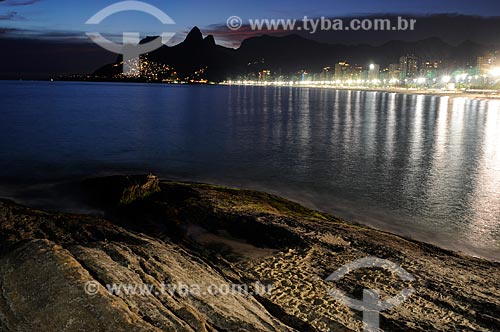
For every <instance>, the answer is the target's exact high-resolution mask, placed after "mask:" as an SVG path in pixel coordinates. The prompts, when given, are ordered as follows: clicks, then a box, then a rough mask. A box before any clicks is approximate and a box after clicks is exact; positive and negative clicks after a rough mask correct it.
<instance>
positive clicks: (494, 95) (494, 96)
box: [219, 83, 500, 100]
mask: <svg viewBox="0 0 500 332" xmlns="http://www.w3.org/2000/svg"><path fill="white" fill-rule="evenodd" d="M219 85H225V86H253V87H266V86H271V87H293V88H318V89H331V90H340V91H366V92H384V93H397V94H406V95H426V96H427V95H430V96H437V97H451V98H467V99H479V100H500V93H499V91H495V92H494V91H491V92H488V93H479V92H477V93H474V92H467V91H465V92H463V91H450V90H441V89H417V88H395V87H393V88H389V87H383V88H375V87H363V86H337V85H325V84H294V85H288V84H235V83H231V84H229V83H221V84H219Z"/></svg>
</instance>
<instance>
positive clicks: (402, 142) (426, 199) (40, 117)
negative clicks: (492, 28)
mask: <svg viewBox="0 0 500 332" xmlns="http://www.w3.org/2000/svg"><path fill="white" fill-rule="evenodd" d="M0 88H1V89H0V101H1V104H2V110H1V111H0V114H1V116H2V121H1V122H0V178H1V179H3V180H2V182H1V183H6V181H7V180H9V181H12V180H14V181H15V180H16V179H26V180H29V181H33V180H42V179H43V180H46V181H51V180H54V179H58V178H70V177H76V176H87V175H95V174H103V173H116V172H131V171H134V172H149V171H152V172H155V173H158V174H160V175H163V176H166V177H175V178H184V179H190V180H199V181H209V182H216V183H220V184H230V185H236V186H242V187H250V188H256V189H262V190H266V191H271V192H274V193H278V194H281V195H284V196H287V197H290V198H293V199H297V200H300V201H302V202H304V203H306V204H308V205H309V206H313V207H317V208H319V209H321V210H325V211H328V212H333V213H335V214H338V215H340V216H343V217H345V218H347V219H352V220H355V221H359V222H362V223H366V224H370V225H373V226H375V227H378V228H381V229H385V230H388V231H392V232H397V233H399V234H403V235H407V236H411V237H414V238H417V239H420V240H425V241H429V242H434V243H438V244H440V245H442V246H446V247H448V248H452V249H462V250H467V251H469V252H472V253H476V254H480V255H483V256H487V257H490V258H496V259H500V150H499V149H500V148H499V145H500V102H498V101H479V100H468V99H460V98H449V97H436V96H423V95H399V94H394V93H381V92H360V91H336V90H322V89H308V88H283V87H282V88H270V87H268V88H263V87H220V86H216V87H204V86H182V87H178V86H164V85H140V84H86V83H53V84H49V83H40V82H39V83H30V82H23V83H19V82H0ZM4 195H9V191H8V189H4Z"/></svg>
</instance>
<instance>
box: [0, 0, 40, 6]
mask: <svg viewBox="0 0 500 332" xmlns="http://www.w3.org/2000/svg"><path fill="white" fill-rule="evenodd" d="M40 1H41V0H0V6H11V7H15V6H28V5H32V4H34V3H37V2H40Z"/></svg>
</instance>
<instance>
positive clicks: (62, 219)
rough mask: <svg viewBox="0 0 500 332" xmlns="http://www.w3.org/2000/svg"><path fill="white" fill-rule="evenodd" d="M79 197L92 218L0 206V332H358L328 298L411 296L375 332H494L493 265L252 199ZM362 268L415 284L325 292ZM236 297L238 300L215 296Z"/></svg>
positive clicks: (245, 194) (162, 192) (146, 188)
mask: <svg viewBox="0 0 500 332" xmlns="http://www.w3.org/2000/svg"><path fill="white" fill-rule="evenodd" d="M83 188H84V190H85V192H87V193H88V194H89V197H90V198H92V200H91V203H92V204H94V205H95V206H99V207H100V208H101V209H103V211H104V212H105V216H104V217H103V218H101V217H92V216H82V215H71V214H59V213H46V212H41V211H36V210H32V209H29V208H26V207H22V206H19V205H16V204H15V203H13V202H10V201H1V202H0V243H1V247H0V253H1V256H0V290H1V293H0V294H1V295H0V331H42V332H43V331H71V332H73V331H190V332H191V331H193V332H194V331H197V332H198V331H207V332H209V331H221V332H222V331H231V332H232V331H301V332H302V331H361V330H362V323H361V314H360V313H359V312H357V311H354V310H351V309H349V308H348V307H346V306H344V305H343V304H342V303H340V302H338V301H337V300H336V299H335V298H333V297H332V296H330V295H329V293H328V291H329V290H331V289H332V288H335V289H339V290H342V291H343V292H345V293H346V294H348V295H349V296H351V297H353V298H358V299H359V298H361V297H362V290H363V289H365V288H366V289H377V290H379V291H380V293H381V297H382V298H388V297H392V296H394V295H396V294H398V293H399V292H400V290H401V289H403V288H407V287H408V288H412V289H414V290H415V292H414V294H413V295H412V296H411V297H410V298H409V299H408V300H407V301H406V302H404V303H403V304H402V305H400V306H397V307H394V308H392V309H390V310H388V311H386V312H383V313H381V328H382V329H383V330H385V331H452V330H458V331H499V330H500V320H499V318H498V316H499V315H498V313H499V312H500V278H499V276H500V264H498V263H493V262H488V261H484V260H480V259H475V258H470V257H466V256H461V255H459V254H456V253H452V252H448V251H444V250H441V249H438V248H436V247H433V246H430V245H426V244H422V243H418V242H415V241H411V240H408V239H403V238H400V237H397V236H394V235H391V234H387V233H383V232H379V231H376V230H373V229H369V228H366V227H362V226H358V225H353V224H349V223H346V222H343V221H341V220H338V219H336V218H334V217H332V216H329V215H326V214H322V213H319V212H316V211H312V210H309V209H306V208H304V207H302V206H300V205H298V204H295V203H292V202H289V201H287V200H284V199H281V198H278V197H275V196H272V195H268V194H265V193H259V192H254V191H246V190H235V189H228V188H222V187H217V186H211V185H204V184H192V183H178V182H168V181H163V182H159V181H158V179H156V178H155V177H153V176H149V177H146V176H144V177H110V178H104V179H96V180H90V181H86V182H85V183H84V184H83ZM368 256H376V257H379V258H383V259H387V260H390V261H392V262H394V263H396V264H398V265H400V266H402V267H403V268H404V269H405V270H407V271H408V272H409V273H411V274H412V275H413V276H414V277H415V280H414V281H412V282H403V281H401V280H400V279H399V278H398V277H397V276H395V275H394V274H392V273H390V272H387V271H385V270H381V269H364V270H360V271H356V272H352V273H350V274H348V275H347V276H345V277H344V278H343V279H342V280H340V281H337V282H325V281H324V280H325V278H326V277H328V276H329V275H330V274H331V273H332V272H334V271H336V270H337V269H339V268H340V267H341V266H343V265H344V264H347V263H349V262H351V261H353V260H356V259H359V258H363V257H368ZM113 284H114V285H139V286H140V287H141V286H142V287H143V288H141V289H139V290H138V289H137V288H136V289H135V290H134V291H133V292H129V293H128V294H127V292H126V291H123V290H122V291H121V292H114V291H113V292H110V291H108V289H107V285H113ZM243 284H245V285H249V289H248V291H249V294H248V293H246V292H244V291H241V289H239V291H237V292H234V291H233V292H221V291H220V290H221V289H223V288H222V287H221V286H223V285H225V286H228V287H232V285H243ZM259 285H260V286H262V287H263V288H262V289H263V290H264V291H262V289H260V288H259V289H257V288H258V287H260V286H259ZM193 286H196V287H198V288H199V289H194V288H193ZM268 286H269V287H271V286H272V288H268ZM144 287H146V291H144ZM148 287H150V288H148ZM214 287H216V288H214ZM188 288H189V291H188V292H186V290H187V289H188ZM209 289H211V290H212V291H213V292H208V290H209ZM217 289H218V290H219V291H216V290H217ZM141 290H142V292H141ZM198 290H199V291H198ZM214 290H215V291H214ZM131 293H134V294H131Z"/></svg>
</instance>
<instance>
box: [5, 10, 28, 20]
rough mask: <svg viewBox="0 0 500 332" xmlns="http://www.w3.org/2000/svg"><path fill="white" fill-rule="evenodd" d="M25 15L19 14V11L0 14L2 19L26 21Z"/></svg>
mask: <svg viewBox="0 0 500 332" xmlns="http://www.w3.org/2000/svg"><path fill="white" fill-rule="evenodd" d="M24 20H26V19H25V18H24V17H22V16H21V15H19V14H18V13H17V12H8V13H5V14H0V21H24Z"/></svg>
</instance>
